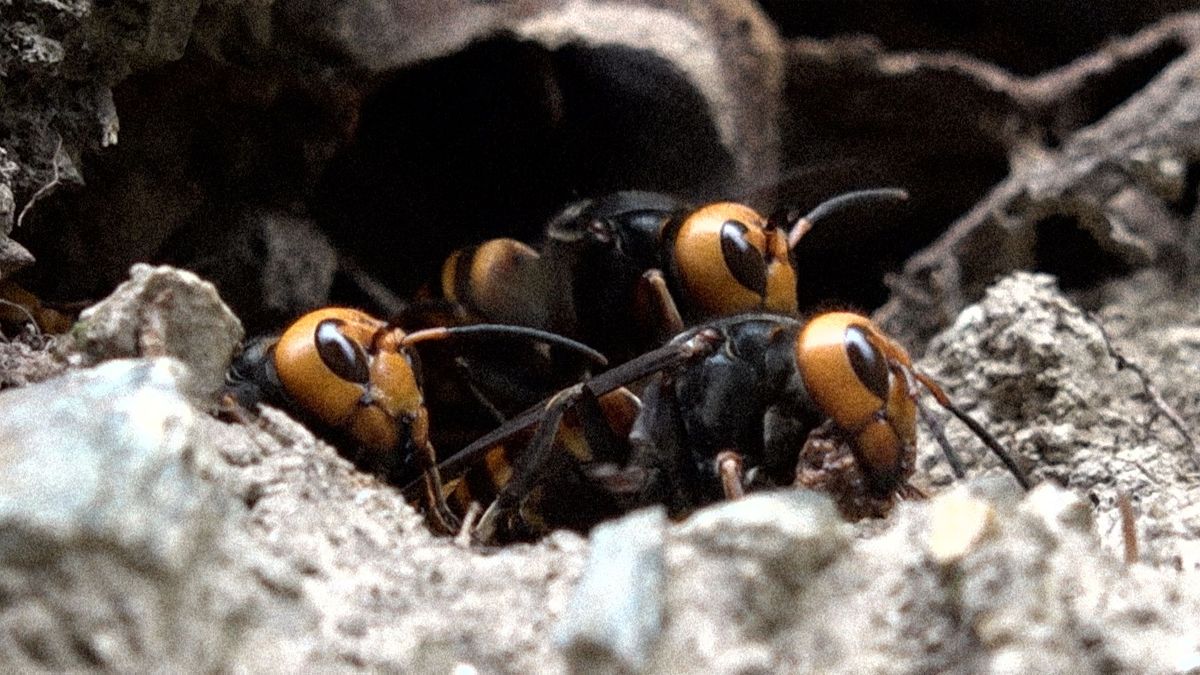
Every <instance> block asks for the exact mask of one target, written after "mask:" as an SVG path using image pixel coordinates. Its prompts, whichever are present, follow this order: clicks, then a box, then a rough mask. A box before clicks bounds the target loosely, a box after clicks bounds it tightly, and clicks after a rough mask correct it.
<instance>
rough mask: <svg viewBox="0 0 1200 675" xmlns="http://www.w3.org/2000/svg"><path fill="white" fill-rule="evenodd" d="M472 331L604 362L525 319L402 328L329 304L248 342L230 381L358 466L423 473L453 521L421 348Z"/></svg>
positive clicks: (433, 509) (244, 396) (239, 394)
mask: <svg viewBox="0 0 1200 675" xmlns="http://www.w3.org/2000/svg"><path fill="white" fill-rule="evenodd" d="M468 336H477V337H478V336H484V337H489V338H496V337H501V338H508V339H514V338H515V339H520V340H532V341H536V342H539V343H543V344H548V345H553V346H555V347H559V348H562V349H567V350H570V351H573V352H578V353H581V354H583V355H585V356H586V357H587V358H590V359H592V360H593V361H595V362H596V363H598V364H601V365H603V364H604V362H605V361H604V357H603V356H601V355H600V354H599V353H598V352H596V351H594V350H592V349H590V348H588V347H586V346H585V345H582V344H579V343H578V342H575V341H574V340H569V339H567V338H563V337H561V336H558V335H554V334H551V333H546V332H543V331H538V330H534V329H530V328H526V327H521V326H503V325H487V324H480V325H472V326H459V327H454V328H429V329H425V330H419V331H415V332H405V331H403V330H401V329H400V328H398V327H396V326H394V325H392V324H390V323H388V322H386V321H382V320H380V319H377V318H375V317H373V316H371V315H369V314H366V313H364V312H361V311H358V310H355V309H347V308H336V307H329V308H324V309H318V310H316V311H313V312H310V313H308V314H305V315H304V316H302V317H300V318H299V319H297V320H296V321H295V322H294V323H292V324H291V325H290V326H288V327H287V329H285V330H284V331H283V333H282V334H280V335H279V336H277V337H264V338H259V339H257V340H255V341H253V342H251V343H250V344H249V345H247V347H246V348H245V349H244V350H243V351H242V353H241V354H240V355H239V356H238V358H237V359H235V360H234V362H233V364H232V365H231V367H230V370H229V374H228V375H227V378H226V379H227V386H228V391H229V393H230V394H231V395H232V396H233V397H234V398H235V399H236V400H237V401H238V402H239V403H240V404H241V405H243V406H245V407H247V408H251V409H252V408H253V407H254V406H255V405H257V404H258V403H259V402H266V403H270V404H273V405H277V406H280V407H283V408H285V409H286V410H288V411H289V412H291V413H293V414H295V415H297V416H298V417H299V418H300V419H301V421H303V422H306V423H308V424H310V425H311V426H312V427H314V429H316V430H318V431H319V432H323V433H324V435H326V437H327V439H328V440H330V441H331V442H332V443H333V444H334V445H335V446H338V447H339V448H341V449H342V450H343V452H345V453H346V454H348V455H349V456H350V458H351V459H352V460H353V461H354V462H355V463H356V464H357V465H358V466H360V467H361V468H364V469H368V470H373V471H378V472H380V473H381V474H382V475H383V476H384V477H385V478H387V479H389V480H392V481H396V482H401V483H403V482H407V481H409V480H411V479H412V478H414V477H416V476H417V475H418V473H419V474H420V480H422V481H423V482H424V484H425V491H426V495H427V498H428V499H429V502H428V503H429V506H430V513H431V516H432V517H433V518H434V519H438V520H441V521H442V522H440V523H439V524H440V525H442V526H449V523H447V522H445V521H446V520H447V514H448V510H447V509H446V506H445V503H444V500H443V498H442V495H443V490H442V486H441V480H440V477H439V476H438V472H437V456H436V452H435V451H434V447H433V443H432V442H431V441H430V415H429V410H428V408H427V407H426V401H425V396H424V394H423V385H424V383H423V381H422V375H423V374H422V371H421V365H420V359H419V356H418V353H417V348H418V346H419V345H422V344H424V343H429V342H433V341H439V340H444V339H447V338H452V337H453V338H463V337H468Z"/></svg>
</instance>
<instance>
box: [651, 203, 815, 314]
mask: <svg viewBox="0 0 1200 675" xmlns="http://www.w3.org/2000/svg"><path fill="white" fill-rule="evenodd" d="M672 247H673V248H672V251H671V255H672V256H673V259H674V262H675V270H676V271H677V273H678V275H679V282H680V285H681V286H682V291H683V294H684V296H685V298H686V300H685V302H686V303H687V304H688V305H689V306H690V307H693V308H694V309H695V313H696V314H698V315H699V316H698V318H712V317H718V316H729V315H731V314H738V313H740V312H748V311H753V310H769V311H774V312H782V313H789V314H794V313H795V312H796V311H797V304H796V272H795V270H794V269H793V268H792V262H791V258H790V257H789V256H788V243H787V234H786V233H784V232H782V231H780V230H778V229H776V228H775V227H772V226H770V225H768V221H767V219H766V218H764V217H763V216H762V215H761V214H760V213H758V212H757V211H755V210H754V209H752V208H750V207H749V206H745V205H744V204H737V203H734V202H718V203H716V204H709V205H707V206H703V207H701V208H699V209H697V210H695V211H693V212H691V213H690V214H688V215H687V216H686V217H685V218H684V220H683V222H682V223H681V224H680V226H679V229H678V231H677V232H676V235H675V241H674V242H673V244H672Z"/></svg>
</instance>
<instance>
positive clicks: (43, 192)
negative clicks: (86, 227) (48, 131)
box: [17, 134, 63, 229]
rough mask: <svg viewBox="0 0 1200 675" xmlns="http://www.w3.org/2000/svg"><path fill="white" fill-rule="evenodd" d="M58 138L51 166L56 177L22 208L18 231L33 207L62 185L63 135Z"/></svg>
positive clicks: (18, 218)
mask: <svg viewBox="0 0 1200 675" xmlns="http://www.w3.org/2000/svg"><path fill="white" fill-rule="evenodd" d="M57 136H58V143H57V144H56V145H55V146H54V156H53V157H52V158H51V160H50V165H51V167H52V168H53V169H54V176H53V177H52V178H51V179H50V182H49V183H46V184H45V185H43V186H42V187H40V188H38V189H37V192H34V193H33V196H31V197H30V198H29V201H27V202H25V206H23V207H21V212H20V213H18V214H17V229H20V228H21V223H23V222H25V216H26V215H27V214H28V213H29V211H30V209H32V208H33V205H34V204H36V203H37V202H38V200H39V199H41V198H42V197H45V196H46V195H47V194H49V192H50V190H53V189H54V188H56V187H58V186H59V185H60V184H62V166H61V165H60V164H59V163H58V153H60V152H62V147H63V139H62V134H57Z"/></svg>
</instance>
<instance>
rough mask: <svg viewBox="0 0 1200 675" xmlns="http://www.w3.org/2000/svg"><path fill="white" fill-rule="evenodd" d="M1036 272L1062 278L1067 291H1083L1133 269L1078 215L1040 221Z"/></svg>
mask: <svg viewBox="0 0 1200 675" xmlns="http://www.w3.org/2000/svg"><path fill="white" fill-rule="evenodd" d="M1036 227H1037V243H1036V245H1035V247H1034V271H1037V272H1046V273H1047V274H1053V275H1055V276H1056V277H1058V284H1059V287H1060V288H1062V289H1063V290H1067V291H1072V290H1082V289H1086V288H1089V287H1091V286H1095V285H1097V284H1099V283H1101V282H1103V281H1106V280H1108V279H1112V278H1115V277H1118V276H1121V275H1123V274H1128V273H1129V272H1130V271H1131V269H1130V266H1129V264H1128V263H1126V262H1125V261H1124V260H1122V259H1121V258H1120V257H1119V256H1117V255H1116V254H1115V253H1112V252H1110V251H1106V250H1105V249H1104V248H1102V247H1101V246H1100V244H1099V243H1098V242H1097V241H1096V238H1095V237H1093V236H1092V235H1091V234H1090V233H1089V232H1087V231H1086V230H1084V229H1083V228H1082V227H1081V226H1080V223H1079V220H1078V218H1077V217H1076V216H1073V215H1065V214H1058V215H1053V216H1050V217H1048V218H1044V219H1043V220H1041V221H1038V224H1037V226H1036Z"/></svg>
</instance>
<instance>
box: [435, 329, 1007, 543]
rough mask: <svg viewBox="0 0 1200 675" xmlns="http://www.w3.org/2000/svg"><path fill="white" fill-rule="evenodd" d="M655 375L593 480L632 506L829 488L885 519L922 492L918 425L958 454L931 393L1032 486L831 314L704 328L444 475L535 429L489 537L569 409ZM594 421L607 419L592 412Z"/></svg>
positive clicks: (874, 335) (893, 356) (901, 365)
mask: <svg viewBox="0 0 1200 675" xmlns="http://www.w3.org/2000/svg"><path fill="white" fill-rule="evenodd" d="M647 377H649V378H650V379H649V381H648V383H647V385H646V387H645V389H644V390H643V393H642V400H641V403H642V406H641V409H640V411H639V412H638V415H637V418H636V420H635V421H634V423H633V425H632V427H631V429H630V431H629V433H628V434H627V435H625V436H624V437H623V438H621V439H619V440H620V441H622V442H624V443H626V444H627V448H626V450H625V451H624V454H625V455H627V457H628V461H626V462H625V463H624V464H623V465H622V466H617V467H610V470H608V471H599V470H598V469H597V470H594V471H593V472H592V473H593V475H594V476H596V477H597V480H603V481H604V482H605V483H606V484H607V485H609V486H610V487H611V489H612V490H613V491H615V492H618V493H623V498H624V499H625V504H626V505H627V506H628V507H629V508H632V507H635V506H641V505H645V504H651V503H661V504H665V505H667V507H668V510H669V511H670V512H671V513H672V514H674V515H684V514H686V513H688V512H690V511H691V510H693V509H695V508H696V507H699V506H701V505H704V504H707V503H710V502H713V501H716V500H719V499H723V498H735V497H738V496H740V495H741V494H742V493H743V492H744V491H745V490H747V489H757V488H762V487H782V486H791V485H797V484H799V485H807V486H810V487H817V488H821V489H825V490H827V491H830V492H831V493H832V496H833V498H834V499H835V501H837V502H838V504H839V507H840V508H841V509H842V511H843V513H845V514H846V515H847V516H848V517H854V518H859V517H865V516H879V515H883V514H885V513H887V511H888V510H889V509H890V508H891V505H892V504H893V502H894V501H895V499H896V498H904V497H913V496H920V492H919V491H918V490H917V488H915V487H913V486H912V485H910V483H909V479H910V477H911V476H912V473H913V471H914V468H915V457H916V442H917V433H916V425H917V420H918V418H921V419H924V420H925V421H926V423H927V424H930V425H934V431H935V437H936V438H937V439H938V442H939V443H941V444H942V447H943V450H944V451H945V452H946V454H947V457H948V458H952V459H954V458H955V456H954V454H953V450H952V449H951V448H950V446H949V445H948V444H947V443H946V442H945V437H944V435H943V434H942V433H941V430H940V428H939V427H937V426H936V423H935V422H934V421H933V418H932V417H930V416H928V415H926V414H925V413H924V410H923V408H922V406H921V405H920V403H919V400H918V399H919V395H920V393H921V389H922V388H924V389H925V390H927V391H929V392H930V393H931V394H932V395H933V398H934V400H936V401H937V403H938V404H939V405H941V406H943V407H945V408H946V409H947V410H949V411H950V412H951V413H952V414H953V415H954V416H956V417H958V418H959V419H960V420H962V421H963V422H964V423H965V424H967V425H968V426H969V427H970V428H971V430H972V431H973V432H974V433H975V434H976V435H977V436H978V437H979V438H980V439H981V440H982V441H983V442H984V444H985V445H986V446H987V447H988V448H989V449H990V450H991V451H992V452H994V453H995V454H996V455H997V456H998V457H999V458H1000V459H1001V461H1002V462H1003V463H1004V465H1005V466H1006V467H1007V468H1008V470H1009V471H1011V472H1012V474H1013V476H1014V477H1015V478H1016V480H1017V481H1018V482H1019V483H1020V484H1021V486H1022V487H1025V488H1028V487H1029V481H1028V479H1027V478H1026V477H1025V474H1024V473H1023V471H1022V470H1021V469H1020V467H1019V466H1018V465H1017V464H1016V462H1015V461H1014V460H1013V459H1012V457H1011V456H1010V455H1009V454H1008V453H1007V452H1006V451H1005V450H1004V448H1003V447H1002V446H1001V445H1000V444H999V443H998V442H997V441H996V440H995V438H993V437H992V436H991V435H990V434H989V433H988V432H987V431H986V430H984V429H983V427H982V426H980V425H979V424H978V422H976V421H975V420H974V419H972V418H971V417H970V416H968V415H966V414H965V413H964V412H962V410H961V409H959V408H958V407H957V406H955V405H954V404H953V403H952V402H951V401H950V400H949V398H948V397H946V395H945V393H944V392H942V390H941V389H940V388H939V387H938V385H937V384H936V383H935V382H933V381H932V380H930V379H929V378H928V377H927V376H926V375H924V374H923V373H921V372H920V371H918V370H917V369H916V368H915V367H914V366H913V364H912V361H911V359H910V358H909V356H908V353H907V352H906V351H905V350H904V348H903V347H901V346H900V345H899V344H897V343H896V342H895V341H894V340H892V339H891V338H889V337H888V336H887V335H885V334H884V333H883V332H882V331H881V330H880V329H879V328H878V327H877V326H875V324H874V323H872V322H871V321H870V320H869V319H868V318H866V317H865V316H862V315H859V314H855V313H851V312H829V313H823V314H817V315H815V316H813V317H811V318H809V319H808V320H801V319H795V318H790V317H784V316H775V315H769V314H748V315H740V316H735V317H730V318H726V319H719V320H717V321H713V322H710V323H708V324H705V325H702V326H699V327H696V328H694V329H692V330H689V331H687V332H684V333H682V334H681V335H679V336H678V337H676V338H675V339H674V340H672V341H671V342H670V343H668V344H667V345H666V346H664V347H662V348H660V349H657V350H655V351H652V352H649V353H647V354H645V355H643V356H641V357H638V358H636V359H633V360H631V361H629V362H627V363H625V364H622V365H620V366H617V367H615V368H613V369H611V370H609V371H607V372H605V373H602V374H600V375H598V376H596V377H593V378H591V379H589V380H587V381H585V382H583V383H581V384H579V385H576V386H575V387H573V388H571V389H568V390H564V391H563V392H560V393H559V395H557V396H555V397H553V398H551V399H549V400H548V401H546V402H545V403H543V404H541V405H539V406H536V407H534V408H532V409H530V410H529V411H527V412H526V413H524V414H522V415H520V416H517V417H515V418H513V419H512V420H510V421H509V422H507V423H506V424H504V425H502V426H501V427H499V428H498V429H497V430H496V431H494V432H492V433H490V434H488V435H486V436H484V437H482V438H480V439H479V440H478V441H476V442H475V443H473V444H471V445H470V446H468V447H466V448H464V449H463V450H462V452H460V453H459V454H457V455H456V456H454V457H452V458H450V459H449V460H447V461H446V462H443V464H442V471H443V472H445V473H446V474H447V475H450V476H454V475H458V474H459V473H461V472H462V471H464V470H466V469H467V468H469V467H470V466H471V464H472V463H473V462H477V461H479V456H480V455H481V453H482V452H484V451H485V450H486V449H487V448H488V447H491V446H493V445H494V444H495V443H497V442H499V441H501V440H503V439H505V438H508V437H509V436H511V435H512V434H514V433H517V432H519V431H520V430H522V429H525V428H526V427H529V426H534V425H537V426H538V433H536V434H535V440H534V441H533V442H531V443H530V445H529V447H528V448H527V449H526V450H525V451H524V457H523V458H522V461H521V462H519V463H518V466H520V467H521V471H519V472H518V473H517V474H516V475H513V476H512V477H511V478H510V479H509V480H508V482H507V484H506V485H505V486H504V488H503V489H501V490H500V491H499V493H498V494H497V496H496V498H495V500H494V501H492V503H491V505H490V506H489V507H488V509H487V511H485V513H484V516H483V517H482V518H481V520H480V523H479V528H478V531H479V535H480V538H482V539H486V538H487V537H489V536H490V535H491V533H492V532H493V531H494V527H495V525H494V524H495V522H497V520H498V519H502V518H505V517H510V516H511V513H512V512H513V511H514V509H517V508H519V506H520V504H521V503H522V501H523V500H524V499H525V497H526V491H527V489H528V487H529V486H530V485H532V484H534V483H535V482H536V477H537V475H538V473H539V472H540V471H542V470H543V467H545V466H546V465H547V463H548V462H549V461H550V460H551V459H552V457H553V455H554V453H553V452H552V451H551V446H550V445H549V444H547V443H545V442H544V440H543V442H541V443H540V444H539V443H538V442H537V439H539V438H541V439H545V438H546V437H547V436H548V435H549V433H548V432H543V431H542V428H546V427H548V428H550V429H553V428H555V427H556V426H557V425H558V423H559V421H560V420H561V419H562V415H563V412H564V410H566V409H568V408H576V407H578V405H579V403H580V402H582V401H588V400H592V399H596V398H598V397H600V396H603V395H605V394H606V393H607V392H609V391H612V390H615V389H617V388H619V387H622V386H624V385H627V384H630V383H632V382H635V381H638V380H640V379H642V378H647ZM584 412H585V411H581V412H580V414H581V415H583V414H584ZM590 423H591V424H594V425H600V424H602V423H603V420H602V419H599V418H597V417H596V416H594V415H593V416H591V419H590ZM955 465H956V466H957V463H955ZM521 472H524V473H523V474H522V473H521Z"/></svg>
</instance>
